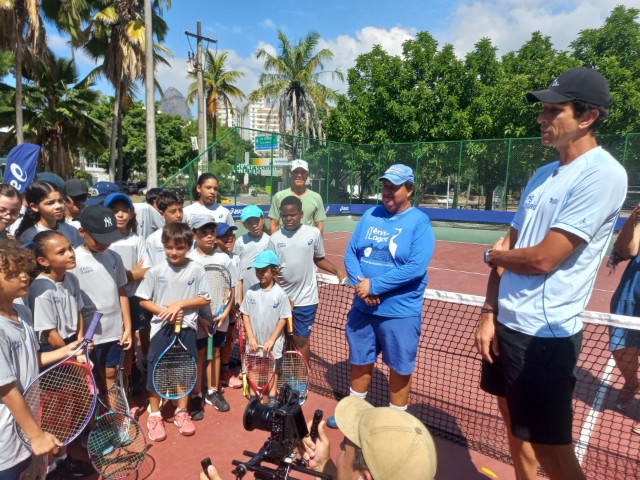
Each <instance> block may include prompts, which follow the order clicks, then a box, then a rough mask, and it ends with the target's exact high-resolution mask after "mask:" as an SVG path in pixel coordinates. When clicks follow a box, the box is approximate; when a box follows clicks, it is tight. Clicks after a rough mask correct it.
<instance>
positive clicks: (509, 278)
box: [498, 147, 627, 337]
mask: <svg viewBox="0 0 640 480" xmlns="http://www.w3.org/2000/svg"><path fill="white" fill-rule="evenodd" d="M626 194H627V173H626V171H625V170H624V168H623V167H622V165H620V164H619V163H618V161H617V160H616V159H615V158H613V157H612V156H611V155H610V154H609V153H608V152H606V151H605V150H603V149H602V148H601V147H597V148H594V149H592V150H589V151H588V152H587V153H584V154H583V155H581V156H580V157H578V158H577V159H575V160H574V161H573V162H571V163H570V164H568V165H564V166H562V167H560V166H559V162H554V163H551V164H549V165H545V166H543V167H541V168H540V169H538V170H537V171H536V173H535V174H534V175H533V177H532V178H531V180H530V181H529V184H528V185H527V187H526V189H525V192H524V194H523V197H522V200H521V201H520V205H519V207H518V212H517V213H516V216H515V217H514V219H513V222H512V223H511V226H512V227H513V228H514V229H516V230H518V240H517V242H516V244H515V248H525V247H532V246H534V245H537V244H539V243H540V242H541V241H542V240H543V239H544V237H545V235H546V234H547V232H548V231H549V229H551V228H556V229H559V230H563V231H565V232H569V233H572V234H574V235H577V236H578V237H580V238H582V239H583V240H584V242H585V243H584V244H583V245H580V246H579V247H578V248H576V249H575V250H574V251H573V252H572V253H571V255H569V256H568V257H567V258H566V259H565V260H564V261H563V262H562V263H561V264H560V265H558V267H557V268H556V269H555V270H554V271H552V272H549V273H547V274H539V275H523V274H518V273H513V272H510V271H507V270H505V271H504V273H503V274H502V278H501V280H500V293H499V297H498V298H499V308H498V310H499V312H498V321H499V322H500V323H502V324H504V325H505V326H507V327H509V328H511V329H513V330H517V331H519V332H522V333H526V334H528V335H534V336H537V337H567V336H570V335H573V334H575V333H577V332H579V331H580V330H581V329H582V322H581V320H580V318H579V317H578V315H579V314H580V313H581V312H582V311H583V309H584V307H585V305H586V304H587V302H588V301H589V298H590V297H591V292H592V291H593V284H594V282H595V278H596V274H597V272H598V267H599V266H600V262H601V261H602V257H603V256H604V253H605V250H606V248H607V245H608V244H609V240H610V239H611V234H612V232H613V227H614V225H615V222H616V220H617V218H618V215H619V213H620V208H621V207H622V202H623V201H624V199H625V197H626Z"/></svg>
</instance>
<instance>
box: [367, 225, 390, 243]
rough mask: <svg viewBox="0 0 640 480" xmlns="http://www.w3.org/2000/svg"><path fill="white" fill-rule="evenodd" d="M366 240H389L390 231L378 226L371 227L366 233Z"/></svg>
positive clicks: (380, 241) (378, 241) (382, 241)
mask: <svg viewBox="0 0 640 480" xmlns="http://www.w3.org/2000/svg"><path fill="white" fill-rule="evenodd" d="M364 238H365V240H373V241H374V242H376V243H386V242H388V241H389V232H387V231H386V230H382V229H380V228H376V227H369V229H368V230H367V232H366V233H365V235H364Z"/></svg>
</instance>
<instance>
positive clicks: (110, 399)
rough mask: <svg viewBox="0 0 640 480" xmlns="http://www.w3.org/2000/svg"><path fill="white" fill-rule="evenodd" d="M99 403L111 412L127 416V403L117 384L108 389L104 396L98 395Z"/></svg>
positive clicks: (122, 391)
mask: <svg viewBox="0 0 640 480" xmlns="http://www.w3.org/2000/svg"><path fill="white" fill-rule="evenodd" d="M100 403H102V405H103V406H104V407H105V408H106V409H107V410H111V411H113V412H118V413H123V414H125V415H128V414H129V402H128V401H127V397H126V395H125V393H124V390H123V389H122V388H121V387H120V385H119V384H118V382H116V383H114V384H113V385H111V387H109V389H108V390H107V392H106V393H105V394H102V395H100Z"/></svg>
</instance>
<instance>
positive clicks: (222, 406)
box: [188, 215, 235, 419]
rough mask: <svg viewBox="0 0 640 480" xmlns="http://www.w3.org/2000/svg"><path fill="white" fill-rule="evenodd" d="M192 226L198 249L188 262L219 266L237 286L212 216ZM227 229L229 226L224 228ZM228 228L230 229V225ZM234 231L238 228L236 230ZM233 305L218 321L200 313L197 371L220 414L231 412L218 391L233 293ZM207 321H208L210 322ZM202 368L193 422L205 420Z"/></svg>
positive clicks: (208, 399)
mask: <svg viewBox="0 0 640 480" xmlns="http://www.w3.org/2000/svg"><path fill="white" fill-rule="evenodd" d="M189 224H190V226H191V228H192V229H193V233H194V235H195V241H196V248H195V249H194V250H192V251H191V252H189V255H188V256H189V258H191V259H192V260H195V261H196V262H198V263H200V264H201V265H202V266H203V267H205V268H206V267H207V266H208V265H218V266H221V267H223V268H225V269H227V270H228V271H229V273H230V274H231V284H232V285H233V283H234V280H233V279H234V277H233V273H232V272H233V271H235V269H234V266H233V264H232V262H231V259H230V258H229V256H228V255H227V254H226V253H224V252H220V251H219V250H216V243H217V242H216V230H217V225H216V223H215V222H214V221H213V218H212V217H211V216H210V215H193V216H191V218H190V220H189ZM223 225H227V224H223ZM227 226H228V225H227ZM234 228H235V227H234ZM230 294H231V297H230V302H229V303H228V305H227V306H226V308H225V309H224V310H223V312H222V313H221V314H220V315H218V316H217V317H215V318H213V317H212V315H215V314H216V313H217V312H211V309H209V308H205V309H202V310H203V311H201V318H200V328H199V329H198V335H197V343H198V367H200V366H201V365H205V371H206V373H207V386H208V388H207V393H206V395H205V397H204V401H206V403H207V404H209V405H211V406H213V407H214V408H215V409H216V410H218V411H219V412H228V411H229V409H230V408H229V403H227V401H226V400H225V398H224V396H223V395H222V391H221V389H219V388H218V385H219V383H220V351H221V349H222V347H224V345H225V343H226V341H227V328H228V327H229V313H230V311H231V306H232V305H233V301H234V300H233V291H232V292H230ZM207 319H208V320H207ZM208 321H209V322H211V323H213V324H215V330H216V331H215V333H214V334H213V352H212V353H213V354H212V357H213V358H212V359H211V360H209V359H207V358H206V353H207V341H208V333H207V330H208V327H209V324H210V323H207V322H208ZM201 371H202V369H201V368H198V380H197V383H196V387H195V388H194V389H193V390H194V391H193V393H194V395H193V397H192V398H191V402H192V403H191V412H192V417H195V418H194V419H200V418H202V417H203V416H204V409H203V398H202V393H201V392H200V383H201V377H202V375H201Z"/></svg>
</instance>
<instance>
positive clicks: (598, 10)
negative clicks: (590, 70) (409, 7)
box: [432, 0, 640, 57]
mask: <svg viewBox="0 0 640 480" xmlns="http://www.w3.org/2000/svg"><path fill="white" fill-rule="evenodd" d="M620 3H624V4H626V5H628V6H636V7H637V6H640V1H638V0H631V1H621V0H579V1H578V0H573V1H568V2H566V3H564V4H563V6H562V8H561V9H559V8H556V9H554V8H551V7H550V2H548V1H543V0H485V1H463V2H461V3H460V4H459V5H458V7H457V8H456V9H455V10H454V13H453V14H452V16H451V18H450V19H449V21H448V22H447V25H448V27H447V28H446V29H445V30H442V31H439V32H432V33H433V34H434V36H435V37H436V38H437V39H438V40H439V41H440V42H441V43H444V42H446V43H451V44H453V46H454V47H455V51H456V54H457V55H458V56H460V57H462V56H464V55H465V54H466V53H467V52H469V51H471V50H473V48H474V45H475V44H476V43H477V42H478V41H479V40H480V39H481V38H483V37H488V38H490V39H491V41H492V43H493V44H494V45H495V46H497V47H498V51H499V53H500V54H504V53H507V52H509V51H513V50H517V49H519V48H520V47H521V46H522V44H523V43H524V42H526V41H527V40H529V39H530V38H531V34H532V33H533V32H535V31H540V32H541V33H542V34H543V35H546V36H550V37H551V41H552V43H553V45H554V47H555V48H557V49H566V48H568V46H569V43H570V42H571V41H573V40H574V39H575V38H576V37H577V35H578V33H579V32H580V30H584V29H587V28H599V27H600V26H602V23H603V22H604V20H605V18H606V17H607V16H608V15H609V14H610V13H611V10H613V8H614V7H615V6H616V5H618V4H620Z"/></svg>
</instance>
